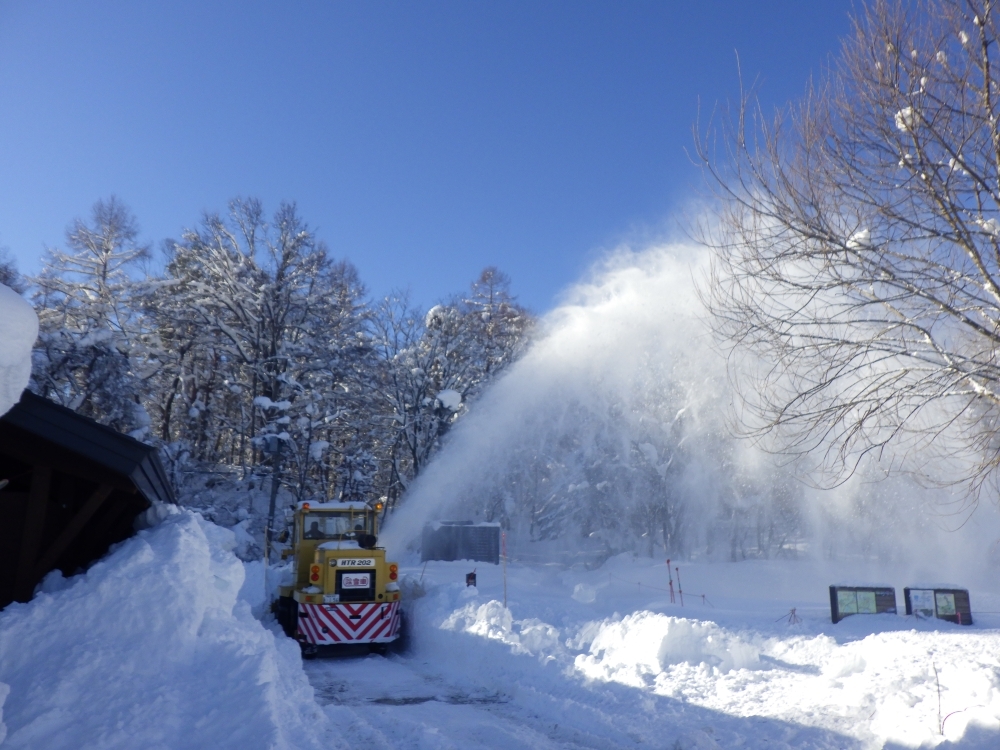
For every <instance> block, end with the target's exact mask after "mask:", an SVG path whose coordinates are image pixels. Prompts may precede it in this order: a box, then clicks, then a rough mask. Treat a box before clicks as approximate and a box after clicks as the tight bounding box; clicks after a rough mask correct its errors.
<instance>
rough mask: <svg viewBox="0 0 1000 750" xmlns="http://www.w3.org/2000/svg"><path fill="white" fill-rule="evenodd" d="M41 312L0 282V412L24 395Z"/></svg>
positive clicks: (6, 409)
mask: <svg viewBox="0 0 1000 750" xmlns="http://www.w3.org/2000/svg"><path fill="white" fill-rule="evenodd" d="M37 338H38V316H36V315H35V311H34V310H33V309H32V308H31V305H29V304H28V303H27V302H26V301H25V300H24V298H23V297H21V295H19V294H18V293H17V292H15V291H14V290H13V289H11V288H10V287H8V286H5V285H3V284H0V414H5V413H6V412H7V411H8V410H9V409H10V407H12V406H13V405H14V404H16V403H17V401H18V399H20V398H21V391H23V390H24V389H25V388H26V387H27V385H28V379H29V378H30V377H31V347H32V346H34V345H35V339H37Z"/></svg>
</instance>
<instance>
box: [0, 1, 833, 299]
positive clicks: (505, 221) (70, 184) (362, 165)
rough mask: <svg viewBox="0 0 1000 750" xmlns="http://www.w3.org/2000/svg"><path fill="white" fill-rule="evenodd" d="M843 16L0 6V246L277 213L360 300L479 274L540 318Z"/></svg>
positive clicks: (799, 82) (667, 223) (654, 223)
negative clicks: (258, 204)
mask: <svg viewBox="0 0 1000 750" xmlns="http://www.w3.org/2000/svg"><path fill="white" fill-rule="evenodd" d="M849 9H850V2H847V1H846V0H845V1H832V0H831V1H828V2H810V3H806V2H801V1H799V2H791V1H787V0H782V1H779V2H769V3H760V2H749V1H746V2H731V1H722V0H717V1H713V0H702V1H700V2H698V1H692V2H670V1H668V0H662V1H661V2H638V1H634V0H633V1H629V2H587V1H582V0H581V1H576V2H570V1H569V0H566V1H565V2H542V1H540V0H536V1H533V2H502V3H501V2H478V1H477V2H473V1H471V0H468V1H465V2H367V3H360V2H350V3H348V2H334V1H333V0H330V1H329V2H294V3H292V2H287V3H279V2H252V1H250V0H241V1H240V2H228V1H225V0H217V1H215V2H206V1H205V0H198V1H187V0H173V1H172V2H169V3H163V2H140V1H138V0H133V1H131V2H126V1H124V0H122V1H120V2H112V1H110V0H92V1H90V2H87V3H79V2H69V1H66V2H44V1H39V0H0V244H2V245H5V246H7V247H8V248H9V250H10V251H11V252H12V253H13V255H14V256H15V257H16V258H17V260H18V263H19V266H20V268H21V270H22V271H25V272H29V273H30V272H34V271H36V270H37V269H38V262H39V257H40V255H41V253H42V251H43V249H44V247H46V246H57V245H60V244H62V242H63V235H64V232H65V228H66V226H67V225H68V224H69V222H70V221H71V220H72V219H73V217H75V216H85V215H87V213H88V212H89V209H90V206H91V205H92V204H93V203H94V201H95V200H97V199H98V198H101V197H107V196H109V195H111V194H116V195H118V196H119V197H120V198H121V199H123V200H124V201H125V202H126V203H127V204H128V205H129V206H130V207H131V208H132V210H133V211H134V212H135V214H136V215H137V217H138V219H139V223H140V225H141V227H142V230H143V238H144V239H145V240H147V241H149V242H151V243H154V244H156V245H158V244H159V243H160V241H161V240H163V239H164V238H167V237H178V236H179V235H180V233H181V231H182V229H183V228H184V227H185V226H190V225H193V224H195V223H196V222H197V221H198V219H199V217H200V216H201V214H202V212H203V211H205V210H222V209H224V207H225V205H226V202H227V201H228V200H229V199H230V198H232V197H234V196H237V195H254V196H258V197H260V198H261V199H263V200H264V202H265V204H266V205H267V206H268V207H269V208H270V209H273V208H274V207H275V206H276V205H277V203H278V201H280V200H294V201H296V202H297V203H298V205H299V208H300V209H301V212H302V214H303V216H304V217H305V218H306V219H307V220H308V221H309V223H310V225H311V226H313V227H314V228H315V229H317V230H318V233H319V235H320V237H321V238H322V239H324V240H325V241H326V242H327V244H328V245H329V246H330V248H331V250H332V251H333V254H334V255H335V256H337V257H346V258H349V259H350V260H351V261H352V262H354V263H355V264H356V265H357V266H358V268H359V270H360V272H361V276H362V278H363V280H364V281H365V282H366V284H367V285H368V287H369V289H370V290H371V292H372V293H373V294H375V295H381V294H385V293H387V292H389V291H390V290H392V289H394V288H409V289H410V290H411V292H412V295H413V298H414V299H415V300H416V301H417V302H419V303H421V304H425V305H426V304H430V303H433V302H435V301H437V300H439V299H441V298H443V297H446V296H447V295H448V294H450V293H451V292H456V291H460V290H462V289H464V288H465V287H466V286H467V285H468V283H469V281H471V280H472V279H473V278H474V277H475V276H476V275H477V274H478V272H479V270H480V269H482V268H483V267H484V266H487V265H497V266H499V267H500V268H502V269H503V270H505V271H506V272H507V273H508V274H510V275H511V277H512V279H513V284H514V290H515V292H516V293H517V294H518V295H519V297H520V299H521V301H522V302H523V303H525V304H526V305H528V306H529V307H530V308H532V309H533V310H535V311H538V312H541V311H543V310H545V309H547V308H549V307H550V306H551V305H552V303H553V300H554V299H555V297H556V296H557V295H558V293H559V291H560V290H561V289H563V288H564V287H566V286H567V285H568V284H570V283H571V282H572V281H573V280H574V279H575V278H577V277H578V276H579V275H580V274H581V272H582V271H583V270H584V269H586V267H587V266H588V265H589V264H590V263H591V262H592V261H593V260H594V259H595V257H597V255H598V254H599V253H600V252H601V251H602V250H603V249H606V248H609V247H613V246H615V245H617V244H618V243H619V242H621V241H623V240H636V239H637V238H648V237H657V236H662V235H664V234H670V233H671V232H672V231H673V228H674V226H675V223H676V218H677V216H678V215H679V214H682V213H683V212H684V209H685V208H686V207H688V206H689V204H690V201H691V200H692V199H694V198H696V196H697V195H698V194H699V192H703V191H704V188H703V184H702V178H701V175H700V173H699V171H698V169H697V168H696V167H694V166H693V165H692V164H691V161H690V159H689V157H688V155H687V153H686V150H688V151H689V150H690V148H691V145H692V143H693V136H692V130H691V129H692V125H693V123H694V120H695V118H696V117H697V115H698V107H699V100H700V102H701V109H702V113H703V115H704V114H705V113H706V112H709V111H710V110H711V108H712V107H713V106H714V105H715V104H717V103H719V102H723V101H726V100H731V99H732V98H733V97H734V96H735V94H736V92H737V91H738V81H737V70H736V57H735V51H737V50H738V51H739V55H740V61H741V65H742V70H743V76H744V79H745V80H754V79H759V82H760V87H761V88H760V92H761V97H762V99H763V101H764V102H765V103H766V104H767V105H768V106H773V105H777V104H781V103H783V102H785V101H787V100H789V99H792V98H795V97H797V96H798V95H799V94H800V93H801V92H802V90H803V88H804V86H805V82H806V80H807V79H808V77H809V76H810V75H811V74H815V73H817V72H818V71H819V70H820V68H821V67H822V65H823V64H824V63H825V62H827V61H828V59H829V56H830V55H831V54H832V53H833V52H835V51H836V49H837V46H838V43H839V41H838V40H839V38H840V37H841V36H843V35H844V34H846V33H847V32H848V30H849V21H848V15H847V14H848V11H849Z"/></svg>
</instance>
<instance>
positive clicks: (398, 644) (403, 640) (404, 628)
mask: <svg viewBox="0 0 1000 750" xmlns="http://www.w3.org/2000/svg"><path fill="white" fill-rule="evenodd" d="M388 646H389V648H390V649H392V652H393V653H394V654H403V653H406V652H407V651H409V650H410V628H409V627H408V625H407V622H406V617H405V615H404V614H403V611H402V610H400V612H399V637H398V638H396V640H394V641H392V642H390V643H389V644H388Z"/></svg>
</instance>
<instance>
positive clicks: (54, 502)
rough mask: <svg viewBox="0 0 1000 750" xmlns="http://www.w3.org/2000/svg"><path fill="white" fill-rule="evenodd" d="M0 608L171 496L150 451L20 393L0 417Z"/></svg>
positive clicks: (85, 559) (75, 564) (75, 565)
mask: <svg viewBox="0 0 1000 750" xmlns="http://www.w3.org/2000/svg"><path fill="white" fill-rule="evenodd" d="M4 480H6V483H5V486H4V487H3V488H2V489H0V608H3V607H5V606H7V605H8V604H10V603H11V602H12V601H21V602H24V601H28V600H29V599H30V598H31V596H32V593H33V592H34V590H35V586H36V585H37V584H38V582H39V581H41V580H42V578H44V577H45V575H46V574H47V573H49V571H52V570H55V569H57V568H58V569H59V570H61V571H62V572H63V573H64V574H67V575H71V574H73V573H75V572H76V571H78V570H80V569H81V568H86V567H87V566H89V565H90V564H91V563H92V562H93V561H95V560H97V559H98V558H100V557H102V556H103V555H104V554H105V553H106V552H107V551H108V548H109V547H110V546H111V545H112V544H115V543H117V542H120V541H122V540H124V539H127V538H128V537H130V536H132V534H133V533H134V528H133V523H134V521H135V518H136V516H137V515H139V514H140V513H142V512H143V511H144V510H146V509H147V508H149V507H150V506H151V505H152V504H153V503H173V502H174V496H173V492H172V490H171V487H170V484H169V482H168V480H167V476H166V473H165V472H164V470H163V465H162V464H161V463H160V459H159V456H158V455H157V452H156V449H155V448H153V447H151V446H148V445H145V444H143V443H140V442H139V441H138V440H135V439H133V438H131V437H128V436H127V435H122V434H121V433H119V432H117V431H115V430H113V429H111V428H110V427H105V426H104V425H101V424H98V423H97V422H95V421H94V420H92V419H90V418H88V417H84V416H82V415H80V414H77V413H76V412H73V411H71V410H70V409H67V408H65V407H63V406H59V405H58V404H55V403H53V402H51V401H49V400H47V399H44V398H41V397H40V396H36V395H35V394H33V393H30V392H28V391H25V392H24V393H23V394H22V395H21V400H20V401H19V402H18V403H17V404H15V405H14V407H13V408H12V409H11V410H10V411H8V412H7V413H6V414H4V415H3V416H2V417H0V483H3V482H4Z"/></svg>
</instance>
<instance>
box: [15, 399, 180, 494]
mask: <svg viewBox="0 0 1000 750" xmlns="http://www.w3.org/2000/svg"><path fill="white" fill-rule="evenodd" d="M6 426H9V427H14V428H16V431H23V432H24V433H27V434H28V435H30V436H31V437H32V438H34V439H29V440H28V441H26V442H17V441H15V440H10V439H7V440H4V436H5V434H7V433H11V431H10V430H5V429H4V427H6ZM16 431H15V432H14V433H13V435H12V437H13V436H14V435H16V434H17V433H16ZM22 440H23V438H22ZM5 443H6V444H5ZM42 443H47V444H48V445H47V446H46V451H47V452H48V453H49V455H53V449H55V451H54V453H57V454H63V453H64V452H65V453H68V454H72V455H73V458H69V459H68V460H64V463H68V464H71V465H77V466H82V464H83V463H85V462H89V463H92V464H93V465H94V467H100V468H101V469H105V470H107V471H108V472H111V473H112V474H114V475H115V476H116V477H117V478H118V480H119V481H118V482H117V483H116V484H121V483H127V485H126V487H123V489H125V488H131V486H134V487H135V489H137V490H139V492H141V493H142V495H143V497H145V498H146V499H147V500H149V501H150V502H160V503H173V502H174V493H173V490H172V489H171V486H170V482H169V481H168V480H167V475H166V472H165V471H164V470H163V464H162V463H161V462H160V457H159V454H158V453H157V450H156V448H153V447H152V446H150V445H146V444H145V443H140V442H139V441H138V440H136V439H135V438H131V437H129V436H128V435H123V434H122V433H120V432H118V431H117V430H113V429H111V428H110V427H105V426H104V425H102V424H100V423H98V422H95V421H94V420H93V419H90V418H89V417H84V416H82V415H80V414H77V413H76V412H75V411H72V410H71V409H67V408H66V407H65V406H60V405H59V404H57V403H55V402H53V401H49V400H48V399H45V398H42V397H41V396H36V395H35V394H34V393H31V392H30V391H25V392H24V393H23V394H21V400H20V401H19V402H18V403H17V404H15V405H14V407H13V408H12V409H11V410H10V411H9V412H7V413H6V414H4V415H3V416H2V417H0V450H4V451H6V452H11V453H14V454H18V453H20V454H24V453H33V449H37V448H38V447H41V444H42ZM53 457H55V456H54V455H53ZM61 457H63V458H68V457H65V456H61ZM80 459H82V461H81V460H80ZM92 471H93V469H91V470H90V471H89V472H88V473H92ZM123 480H124V481H123Z"/></svg>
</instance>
